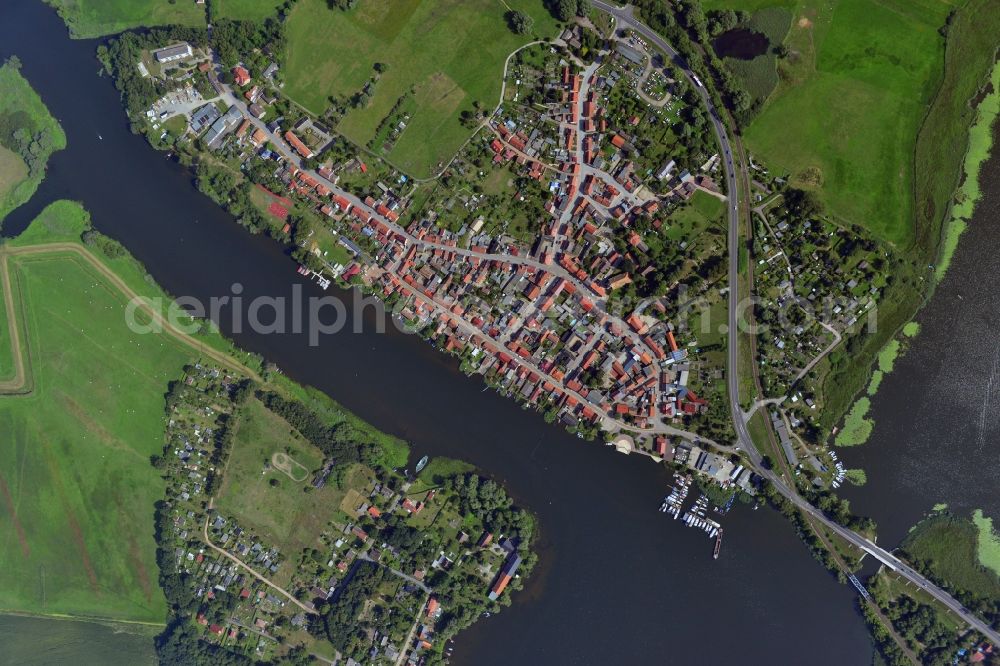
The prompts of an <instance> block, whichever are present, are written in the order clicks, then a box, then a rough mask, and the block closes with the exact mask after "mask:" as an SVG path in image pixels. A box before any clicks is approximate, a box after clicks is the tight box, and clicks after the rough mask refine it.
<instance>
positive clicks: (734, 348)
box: [591, 0, 1000, 645]
mask: <svg viewBox="0 0 1000 666" xmlns="http://www.w3.org/2000/svg"><path fill="white" fill-rule="evenodd" d="M591 4H592V5H593V6H594V7H596V8H597V9H600V10H601V11H604V12H607V13H608V14H611V16H613V17H614V19H615V22H616V27H618V28H620V29H622V28H624V29H630V30H633V31H634V32H635V33H637V34H638V35H640V36H641V37H642V38H643V39H645V40H647V41H648V42H649V43H650V44H652V45H654V46H655V47H656V48H658V49H659V50H661V51H662V52H663V53H664V54H666V55H667V56H668V57H669V58H670V59H671V60H672V61H673V62H674V63H675V64H677V65H678V66H679V68H680V69H681V71H683V72H684V74H685V76H687V78H688V79H689V80H690V81H691V83H692V85H693V86H694V88H695V90H696V91H697V93H698V95H699V96H700V97H701V99H702V102H703V103H704V104H705V107H706V109H707V110H708V114H709V117H710V118H711V120H712V125H713V127H714V128H715V134H716V137H717V139H718V141H719V146H720V147H721V149H722V158H723V159H722V163H723V165H724V167H725V171H726V185H727V189H728V192H729V208H728V210H729V336H728V368H729V369H728V372H727V373H726V377H727V382H728V389H729V402H730V410H731V415H732V420H733V427H734V428H735V430H736V437H737V439H738V447H739V448H740V449H742V450H743V451H744V452H745V453H746V455H747V457H748V458H749V459H750V462H751V463H752V464H753V466H754V467H755V468H756V469H757V472H758V473H759V474H760V475H761V476H763V477H764V478H766V479H767V480H768V481H769V482H770V483H771V484H772V485H773V486H774V488H775V490H777V491H778V492H780V493H781V494H782V495H783V496H785V497H786V498H787V499H788V500H789V501H790V502H792V503H793V504H794V505H795V506H797V507H798V508H799V509H801V510H802V511H804V512H806V513H807V514H808V515H809V516H811V517H812V518H814V519H815V520H817V521H819V522H821V523H823V525H824V526H826V527H827V528H828V529H829V530H830V531H831V532H834V533H835V534H837V535H838V536H840V537H841V538H842V539H844V540H845V541H847V542H849V543H851V544H853V545H855V546H857V547H858V548H860V549H861V550H863V551H864V552H866V553H868V554H870V555H871V556H872V557H874V558H876V559H877V560H878V561H880V562H881V563H882V564H884V565H885V566H887V567H889V568H890V569H892V570H893V571H894V572H895V573H896V574H898V575H899V576H901V577H903V578H905V579H907V580H908V581H910V582H911V583H913V584H914V585H916V586H917V587H918V588H920V589H922V590H924V591H925V592H927V593H928V594H930V595H931V596H933V597H934V598H935V599H937V600H938V601H939V602H941V603H942V604H943V605H944V606H946V607H947V608H948V609H949V610H951V611H952V612H954V613H955V614H956V615H958V616H959V617H961V618H962V620H964V621H965V622H967V623H968V624H969V625H970V626H972V627H973V628H975V629H976V630H977V631H979V632H981V633H982V634H983V635H984V636H986V637H987V638H988V639H989V640H990V641H992V642H993V644H994V645H1000V633H998V632H997V631H995V630H994V629H993V628H992V627H991V626H990V625H989V624H987V623H986V622H984V621H983V620H981V619H980V618H979V617H977V616H976V615H974V614H972V613H971V612H970V611H969V610H968V609H966V608H965V607H964V606H962V604H961V603H959V602H958V601H957V600H956V599H955V598H954V597H952V596H951V595H950V594H948V593H947V592H945V591H944V590H943V589H941V588H940V587H938V586H937V585H935V584H934V583H932V582H931V581H930V580H928V579H927V578H926V577H924V576H923V575H922V574H920V573H919V572H917V571H916V570H914V569H913V568H912V567H910V566H909V565H907V564H906V563H905V562H903V561H902V560H900V559H899V558H897V557H896V556H894V555H893V554H892V553H890V552H889V551H887V550H885V549H884V548H880V547H879V546H877V545H875V544H874V543H872V542H871V541H870V540H869V539H867V538H866V537H864V536H861V535H860V534H858V533H856V532H854V531H852V530H849V529H847V528H846V527H844V526H843V525H840V524H839V523H836V522H834V521H833V520H830V519H829V518H827V517H826V515H824V514H823V512H822V511H820V510H819V509H817V508H816V507H814V506H813V505H812V504H810V503H809V502H808V501H806V500H805V499H804V498H803V497H802V496H800V495H799V493H798V491H796V490H795V489H794V488H793V487H790V486H789V485H787V484H786V483H785V482H784V480H783V479H781V478H780V477H779V476H778V475H777V474H775V473H774V472H773V471H772V470H769V469H765V468H764V467H763V466H762V464H761V462H762V459H763V457H762V456H761V454H760V452H759V451H758V450H757V448H756V446H755V445H754V442H753V439H752V438H751V437H750V432H749V430H748V428H747V419H746V418H745V416H744V413H743V410H742V409H741V408H740V399H739V396H740V394H739V390H740V385H739V363H738V361H739V336H738V335H737V333H738V331H739V312H740V293H739V247H740V217H741V215H740V201H739V190H738V189H737V182H736V166H735V163H734V161H733V151H732V146H731V144H730V141H729V135H728V133H727V132H726V127H725V125H724V124H723V122H722V117H721V116H720V115H719V112H718V110H717V109H716V108H715V105H714V104H713V102H712V98H711V96H710V95H709V94H708V91H707V90H705V88H704V86H703V85H700V84H699V82H698V81H697V78H696V77H695V75H694V73H693V72H692V71H691V70H690V69H689V68H688V66H687V64H686V63H685V62H684V60H683V58H681V57H680V55H679V54H678V53H677V51H675V50H674V49H673V48H672V47H671V46H670V45H669V44H668V43H667V42H666V40H664V39H663V38H662V37H661V36H660V35H659V34H658V33H656V32H655V31H653V30H652V29H651V28H649V27H648V26H647V25H645V24H644V23H642V22H640V21H638V20H637V19H635V18H634V17H633V16H632V11H633V7H631V6H628V5H626V6H624V7H618V6H616V5H611V4H608V3H606V2H601V1H600V0H592V3H591ZM740 170H741V174H742V175H745V174H746V166H745V165H743V164H740Z"/></svg>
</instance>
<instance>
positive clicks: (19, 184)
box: [0, 57, 66, 223]
mask: <svg viewBox="0 0 1000 666" xmlns="http://www.w3.org/2000/svg"><path fill="white" fill-rule="evenodd" d="M19 70H20V62H19V61H18V60H17V58H14V57H12V58H10V59H9V60H7V61H6V62H5V63H4V64H3V66H0V223H2V221H3V218H5V217H6V216H7V214H8V213H10V212H11V211H12V210H14V209H15V208H17V207H18V206H20V205H21V204H23V203H24V202H26V201H27V200H28V199H30V198H31V195H32V194H34V193H35V190H36V189H37V188H38V185H39V183H41V182H42V178H44V177H45V165H46V163H47V162H48V159H49V155H51V154H52V153H54V152H55V151H57V150H62V149H63V148H65V147H66V135H65V134H64V133H63V130H62V127H60V126H59V122H58V121H57V120H56V119H55V118H53V117H52V115H51V114H50V113H49V110H48V109H46V108H45V104H43V103H42V100H41V98H40V97H39V96H38V94H37V93H36V92H35V91H34V90H32V88H31V85H30V84H29V83H28V81H27V80H26V79H25V78H24V77H23V76H21V73H20V71H19Z"/></svg>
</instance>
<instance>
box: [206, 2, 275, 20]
mask: <svg viewBox="0 0 1000 666" xmlns="http://www.w3.org/2000/svg"><path fill="white" fill-rule="evenodd" d="M282 4H284V0H214V2H213V3H212V12H213V16H214V17H215V18H216V19H220V18H227V19H233V20H240V21H263V20H264V19H266V18H268V17H271V16H277V14H278V6H279V5H282Z"/></svg>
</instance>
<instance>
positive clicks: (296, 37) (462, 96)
mask: <svg viewBox="0 0 1000 666" xmlns="http://www.w3.org/2000/svg"><path fill="white" fill-rule="evenodd" d="M508 8H510V9H517V10H521V11H523V12H525V13H527V14H529V15H531V16H532V17H533V18H534V19H535V28H534V32H535V34H536V35H539V36H542V37H552V36H553V35H554V34H555V31H556V23H555V21H554V19H553V18H552V17H551V16H550V15H549V13H548V12H547V11H546V10H545V9H544V7H543V5H542V3H541V2H538V0H507V2H500V1H499V0H360V2H359V3H358V6H357V7H355V8H354V9H351V10H348V11H346V12H345V11H341V10H337V9H330V8H329V7H328V6H327V3H326V2H325V1H324V0H300V1H299V2H298V3H297V4H296V5H295V7H294V8H293V10H292V12H291V15H290V16H289V18H288V22H287V26H286V27H287V40H286V41H287V47H286V54H285V55H286V65H285V69H284V72H285V77H286V80H287V85H286V87H285V92H286V93H287V94H288V95H289V96H290V97H291V98H292V99H294V100H295V101H297V102H299V103H300V104H302V105H303V106H305V107H306V108H308V109H309V110H311V111H313V112H314V113H322V112H323V110H324V109H325V108H326V107H327V106H328V104H329V103H328V99H329V97H330V96H336V97H343V98H349V97H351V96H353V95H354V94H355V93H357V92H358V91H360V90H361V89H362V88H363V87H364V85H365V84H366V83H367V82H368V81H369V79H371V77H372V76H373V73H374V69H373V66H374V64H375V63H376V62H379V63H385V64H387V65H388V70H387V71H386V72H385V73H384V74H382V76H381V79H380V80H379V81H378V82H377V83H375V84H374V90H373V94H372V98H371V101H370V102H369V104H368V105H367V106H364V107H361V108H357V109H354V110H351V111H349V112H348V113H347V115H346V116H345V117H344V119H343V120H342V121H341V122H340V124H339V126H338V130H339V131H340V132H341V133H343V134H344V135H345V136H347V137H348V138H350V139H351V140H352V141H354V142H355V143H357V144H359V145H362V146H364V145H366V144H367V143H368V141H369V140H370V139H372V137H374V136H375V134H376V131H377V129H378V126H379V124H380V123H381V122H382V120H383V119H384V118H385V117H386V116H388V115H389V114H390V111H391V110H392V108H393V107H394V106H395V105H396V103H397V101H399V99H400V98H401V97H403V96H404V95H408V94H412V96H413V102H415V112H414V114H413V117H412V118H411V119H410V121H409V123H408V126H407V128H406V129H405V130H404V131H403V133H402V135H401V136H400V138H399V140H398V141H397V142H396V144H395V146H394V147H393V149H392V151H391V152H390V153H389V155H388V158H389V159H390V160H391V161H392V162H393V163H395V164H396V165H398V166H399V167H400V168H402V169H404V170H406V171H408V172H410V173H412V174H413V175H414V176H417V177H426V176H429V175H430V174H432V173H433V172H434V171H436V169H437V166H438V164H439V163H440V162H442V161H446V160H447V159H449V158H450V157H451V156H452V155H453V154H454V153H455V152H456V151H457V150H458V148H459V147H460V146H461V144H462V142H463V141H464V140H465V139H466V138H467V137H468V135H469V130H468V129H466V128H464V127H462V125H461V124H460V123H459V114H460V113H461V112H462V111H463V110H471V109H472V104H473V102H474V101H478V102H480V103H481V104H482V105H483V107H485V108H492V107H493V106H494V105H495V104H496V103H497V101H498V100H499V97H500V85H501V81H502V74H503V67H504V61H505V60H506V58H507V56H508V55H509V54H510V53H511V52H512V51H514V50H515V49H516V48H518V47H519V46H521V45H522V44H525V43H526V42H528V41H530V39H531V37H530V36H527V35H515V34H513V33H512V32H511V31H510V30H509V29H508V28H507V24H506V21H505V19H504V13H505V12H506V11H507V10H508Z"/></svg>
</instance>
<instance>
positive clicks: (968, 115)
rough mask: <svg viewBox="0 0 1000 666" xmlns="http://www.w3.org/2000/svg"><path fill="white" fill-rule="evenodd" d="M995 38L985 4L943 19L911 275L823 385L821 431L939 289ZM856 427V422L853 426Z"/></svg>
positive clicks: (899, 280)
mask: <svg viewBox="0 0 1000 666" xmlns="http://www.w3.org/2000/svg"><path fill="white" fill-rule="evenodd" d="M997 32H1000V13H998V12H995V11H992V8H991V4H990V0H972V1H971V2H969V3H967V4H966V5H964V6H962V7H960V8H958V9H956V10H955V11H953V12H952V14H951V15H950V17H949V19H948V23H947V27H946V28H945V33H946V36H945V52H944V60H943V70H942V73H941V77H940V79H938V80H937V81H936V83H937V86H938V87H937V92H936V94H935V95H934V96H933V101H932V103H931V104H930V105H929V107H928V109H927V113H926V115H925V116H924V118H923V121H922V123H921V124H920V129H919V132H918V133H917V141H916V146H915V148H914V151H915V160H914V174H915V175H914V180H913V183H914V187H913V196H914V198H915V206H914V207H913V210H914V213H915V221H914V225H915V232H914V236H913V237H914V240H913V242H912V243H911V244H910V245H909V246H906V247H897V248H896V251H899V252H903V253H905V254H906V255H907V257H908V258H909V259H910V260H911V262H912V268H911V270H910V271H904V272H902V273H901V274H900V275H898V276H896V285H895V286H894V288H893V290H892V293H888V292H887V294H886V297H885V298H883V299H882V300H881V302H880V303H879V313H878V315H879V316H878V330H876V331H873V332H872V334H871V335H869V336H867V338H866V339H865V340H864V344H863V345H862V346H861V348H860V349H858V350H857V352H856V353H855V354H853V355H852V358H851V359H850V360H849V362H845V363H842V364H841V365H840V366H839V367H834V368H832V370H831V372H830V374H829V375H828V377H827V378H826V380H825V381H824V391H826V390H827V388H829V393H830V394H831V395H834V396H837V397H838V399H837V400H836V401H831V402H830V403H829V404H828V405H827V407H828V409H829V411H830V415H829V416H828V417H824V418H823V423H824V425H825V426H826V428H827V429H830V428H832V427H833V426H834V425H837V424H838V423H839V422H840V421H841V419H842V418H845V417H847V415H848V414H849V413H850V412H851V411H852V410H853V409H854V408H855V402H858V401H859V400H863V398H862V397H861V396H862V394H863V393H864V392H865V389H866V386H867V385H868V383H869V382H870V380H871V375H870V373H871V369H872V367H873V366H874V364H875V363H876V360H877V357H878V355H879V353H880V352H881V351H882V350H883V348H885V346H886V345H887V344H888V343H889V341H890V340H891V339H893V338H894V337H896V336H897V334H898V333H899V331H900V330H901V329H902V327H903V326H904V325H905V324H906V323H907V322H909V321H911V320H913V319H914V317H915V316H916V314H917V313H918V312H919V311H920V310H921V308H923V307H924V306H925V305H926V304H927V303H928V301H929V299H930V298H931V296H932V294H933V292H934V289H935V286H936V283H937V282H938V281H940V280H939V278H937V277H936V276H935V275H934V273H932V272H931V271H930V269H929V266H930V265H933V264H938V263H940V257H941V256H942V254H943V253H944V249H943V248H944V247H945V246H946V245H947V242H946V235H945V223H946V221H947V220H948V219H949V217H950V214H951V209H952V206H953V202H954V197H955V195H956V192H957V191H958V188H959V187H960V186H961V185H962V184H963V183H962V180H961V177H962V167H963V163H964V161H965V159H966V156H967V154H968V153H969V145H970V128H971V127H972V125H973V124H974V123H975V121H976V118H977V111H976V109H975V108H974V107H973V104H974V103H975V102H976V101H977V99H978V98H979V97H980V96H981V95H982V93H983V90H984V87H985V86H986V85H987V84H988V82H989V80H990V77H991V75H992V72H993V70H994V67H995V54H996V44H995V37H994V36H995V35H996V34H997ZM952 233H953V232H952ZM956 239H957V237H956ZM862 411H863V412H865V413H866V412H867V410H866V409H865V410H862ZM848 418H850V417H848ZM858 423H860V419H859V418H858V416H857V415H855V417H853V418H852V425H856V424H858ZM861 428H862V430H861V431H860V432H861V433H862V434H863V433H864V432H865V430H868V429H867V428H865V426H863V425H862V426H861Z"/></svg>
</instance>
